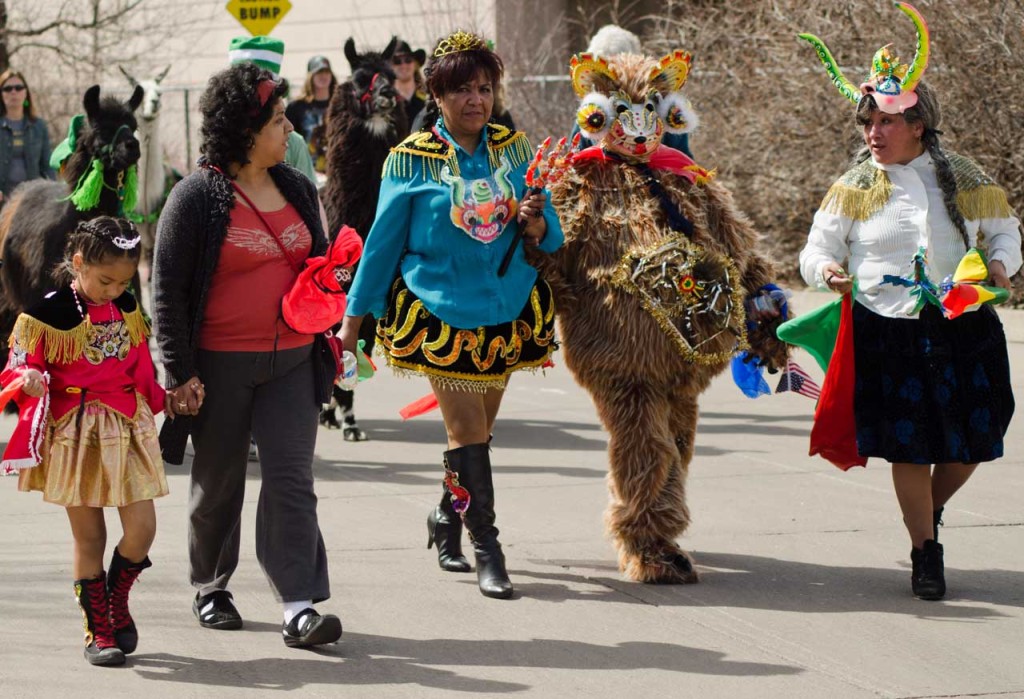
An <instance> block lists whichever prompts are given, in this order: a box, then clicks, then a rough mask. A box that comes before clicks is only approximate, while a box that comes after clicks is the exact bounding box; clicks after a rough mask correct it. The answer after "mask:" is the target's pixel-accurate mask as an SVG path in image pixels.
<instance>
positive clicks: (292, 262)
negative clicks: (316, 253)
mask: <svg viewBox="0 0 1024 699" xmlns="http://www.w3.org/2000/svg"><path fill="white" fill-rule="evenodd" d="M231 186H232V187H234V188H235V191H236V192H238V195H239V196H240V197H242V200H243V201H244V202H245V203H246V204H248V205H249V208H250V209H252V210H253V213H255V214H256V216H258V217H259V219H260V221H262V222H263V225H264V226H265V227H266V229H267V230H268V231H269V232H270V237H271V238H273V239H274V242H275V243H277V247H279V248H281V252H282V253H283V254H284V259H286V260H288V264H289V265H291V268H292V269H293V270H295V273H296V274H298V273H299V271H300V270H301V269H302V265H301V264H296V263H295V260H293V259H292V256H291V254H289V252H288V248H286V247H285V246H284V243H283V242H281V238H280V237H278V235H277V231H275V230H274V227H273V226H271V225H270V223H269V222H268V221H267V219H266V218H264V216H263V213H262V212H261V211H260V210H259V209H257V208H256V205H255V204H253V203H252V200H251V199H250V198H249V197H248V196H246V194H245V192H243V191H242V188H241V187H239V186H238V185H237V184H236V183H235V182H232V183H231Z"/></svg>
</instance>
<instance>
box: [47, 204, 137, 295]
mask: <svg viewBox="0 0 1024 699" xmlns="http://www.w3.org/2000/svg"><path fill="white" fill-rule="evenodd" d="M141 241H142V238H141V237H140V235H139V231H138V229H137V228H136V227H135V224H134V223H132V222H131V221H129V220H127V219H123V218H114V217H113V216H98V217H96V218H93V219H89V220H88V221H80V222H79V223H78V226H76V227H75V230H74V231H73V232H72V233H71V235H69V236H68V241H67V244H66V245H65V246H64V259H63V261H62V262H61V263H60V265H59V266H58V267H57V271H56V272H55V274H54V277H55V279H56V280H57V281H58V282H59V283H61V284H66V283H69V282H70V281H71V280H72V279H74V278H75V270H74V267H73V266H72V264H71V261H72V259H73V258H74V256H75V255H76V254H81V256H82V261H83V262H85V264H87V265H96V264H103V263H105V262H110V261H112V260H115V259H127V260H132V261H133V262H138V261H139V259H140V258H141V257H142V245H141Z"/></svg>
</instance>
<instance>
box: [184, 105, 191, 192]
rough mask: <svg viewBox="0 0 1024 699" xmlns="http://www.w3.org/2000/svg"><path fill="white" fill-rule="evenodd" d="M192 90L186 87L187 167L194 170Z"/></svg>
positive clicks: (188, 170) (188, 169) (189, 170)
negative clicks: (189, 97)
mask: <svg viewBox="0 0 1024 699" xmlns="http://www.w3.org/2000/svg"><path fill="white" fill-rule="evenodd" d="M189 92H191V91H190V90H189V89H188V88H187V87H186V88H185V168H186V171H187V172H192V123H191V119H190V117H189V107H188V95H189Z"/></svg>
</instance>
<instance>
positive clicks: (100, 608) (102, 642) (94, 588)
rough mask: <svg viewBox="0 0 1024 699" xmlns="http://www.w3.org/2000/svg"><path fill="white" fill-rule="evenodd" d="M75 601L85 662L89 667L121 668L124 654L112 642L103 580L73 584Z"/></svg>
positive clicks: (80, 581)
mask: <svg viewBox="0 0 1024 699" xmlns="http://www.w3.org/2000/svg"><path fill="white" fill-rule="evenodd" d="M75 598H76V599H77V600H78V606H79V608H80V609H81V610H82V616H83V617H84V619H85V624H84V625H85V651H84V655H85V659H86V660H88V661H89V664H90V665H124V653H123V652H121V649H120V648H118V647H117V642H116V641H114V630H113V628H112V627H111V625H110V606H109V604H108V601H107V581H106V576H105V575H104V574H103V573H100V576H99V577H98V578H93V579H92V580H76V581H75Z"/></svg>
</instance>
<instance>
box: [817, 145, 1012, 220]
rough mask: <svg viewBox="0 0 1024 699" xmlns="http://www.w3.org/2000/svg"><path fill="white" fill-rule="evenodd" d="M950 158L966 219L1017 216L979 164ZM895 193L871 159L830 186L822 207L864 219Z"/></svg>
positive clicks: (886, 177) (841, 214)
mask: <svg viewBox="0 0 1024 699" xmlns="http://www.w3.org/2000/svg"><path fill="white" fill-rule="evenodd" d="M946 157H947V158H948V159H949V164H950V165H951V166H952V169H953V175H954V177H955V178H956V187H957V197H956V204H957V208H958V209H960V213H961V214H963V216H964V218H965V219H968V220H970V221H976V220H978V219H982V218H1007V217H1009V216H1013V215H1014V212H1013V208H1012V207H1011V206H1010V203H1009V202H1008V201H1007V199H1006V192H1004V191H1003V189H1002V187H1000V186H999V185H997V184H996V183H995V181H994V180H993V179H992V178H991V177H989V176H988V175H987V174H985V171H984V170H982V169H981V167H979V166H978V164H977V163H975V162H974V161H973V160H971V159H970V158H966V157H964V156H962V155H958V154H956V153H951V152H947V153H946ZM891 196H892V182H890V181H889V176H888V175H886V174H885V171H884V170H879V169H877V168H876V167H875V166H874V163H872V162H871V160H870V159H869V160H865V161H864V162H863V163H860V164H859V165H855V166H854V167H852V168H850V169H849V170H847V171H846V172H845V173H844V174H843V176H842V177H840V178H839V179H838V180H837V181H836V183H835V184H833V185H832V187H831V188H829V190H828V192H827V193H826V194H825V198H824V199H823V200H822V202H821V207H820V209H821V211H827V212H828V213H832V214H838V215H840V216H845V217H847V218H851V219H853V220H854V221H864V220H866V219H869V218H871V217H872V216H873V215H874V214H876V213H877V212H878V211H880V210H881V209H882V207H883V206H885V204H886V202H888V201H889V198H890V197H891Z"/></svg>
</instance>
